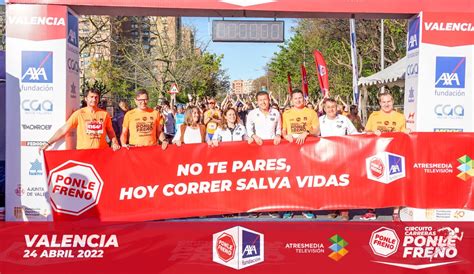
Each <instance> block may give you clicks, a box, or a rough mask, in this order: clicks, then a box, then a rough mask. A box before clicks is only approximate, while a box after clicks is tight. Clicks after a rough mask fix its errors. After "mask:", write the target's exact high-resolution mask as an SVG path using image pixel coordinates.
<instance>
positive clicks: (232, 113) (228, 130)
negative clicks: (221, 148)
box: [209, 108, 247, 147]
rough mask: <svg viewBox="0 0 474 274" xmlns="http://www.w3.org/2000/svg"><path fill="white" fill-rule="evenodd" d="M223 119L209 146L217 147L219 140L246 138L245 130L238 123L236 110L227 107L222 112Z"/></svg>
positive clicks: (229, 140) (230, 140) (242, 139)
mask: <svg viewBox="0 0 474 274" xmlns="http://www.w3.org/2000/svg"><path fill="white" fill-rule="evenodd" d="M223 117H224V119H223V120H222V122H221V125H220V126H219V127H218V128H217V130H216V131H215V132H214V135H213V136H212V140H211V141H210V142H209V145H210V146H215V147H217V146H218V145H219V143H220V142H233V141H244V140H246V139H247V131H246V130H245V127H244V126H243V125H242V124H241V123H240V121H239V116H238V115H237V111H236V110H235V109H233V108H228V109H226V110H225V111H224V113H223Z"/></svg>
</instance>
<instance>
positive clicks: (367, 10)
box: [7, 0, 474, 18]
mask: <svg viewBox="0 0 474 274" xmlns="http://www.w3.org/2000/svg"><path fill="white" fill-rule="evenodd" d="M7 2H8V3H12V4H43V5H47V4H52V5H65V6H69V7H71V8H73V9H74V10H75V11H76V12H78V13H79V14H109V15H125V12H126V14H127V15H129V14H132V13H133V14H134V15H142V16H145V15H170V16H173V15H174V16H177V15H178V16H216V17H277V18H284V17H286V18H298V17H339V18H343V17H350V16H352V15H355V17H356V18H409V17H411V16H412V15H414V14H418V13H419V12H421V11H424V12H443V13H449V12H464V13H471V12H474V5H472V1H471V0H458V1H456V5H452V4H450V3H449V2H448V1H445V0H418V1H413V0H397V1H393V0H360V1H355V0H305V1H295V0H175V1H167V0H142V1H140V4H139V5H138V6H137V2H135V1H123V0H7Z"/></svg>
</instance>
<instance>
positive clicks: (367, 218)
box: [360, 210, 377, 221]
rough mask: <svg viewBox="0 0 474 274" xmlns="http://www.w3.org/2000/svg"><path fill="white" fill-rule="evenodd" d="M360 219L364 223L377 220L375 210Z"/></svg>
mask: <svg viewBox="0 0 474 274" xmlns="http://www.w3.org/2000/svg"><path fill="white" fill-rule="evenodd" d="M360 219H361V220H364V221H373V220H376V219H377V215H375V212H374V211H373V210H369V211H367V213H365V214H364V215H363V216H362V217H360Z"/></svg>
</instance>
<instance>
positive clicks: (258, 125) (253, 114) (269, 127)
mask: <svg viewBox="0 0 474 274" xmlns="http://www.w3.org/2000/svg"><path fill="white" fill-rule="evenodd" d="M246 128H247V135H248V136H249V137H252V136H253V135H254V134H255V135H257V136H258V137H260V138H262V139H263V140H273V139H274V138H275V136H276V135H281V116H280V112H279V111H278V110H276V109H274V108H270V110H269V111H268V113H267V114H264V113H263V112H262V111H261V110H260V109H259V108H256V109H253V110H251V111H250V112H249V114H248V115H247V124H246Z"/></svg>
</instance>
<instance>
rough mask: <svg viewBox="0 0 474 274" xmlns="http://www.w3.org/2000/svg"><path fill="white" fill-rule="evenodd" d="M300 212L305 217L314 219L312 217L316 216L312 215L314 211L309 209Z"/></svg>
mask: <svg viewBox="0 0 474 274" xmlns="http://www.w3.org/2000/svg"><path fill="white" fill-rule="evenodd" d="M301 214H303V216H304V217H305V218H306V219H314V218H316V216H315V215H314V213H313V212H311V211H303V212H302V213H301Z"/></svg>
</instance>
